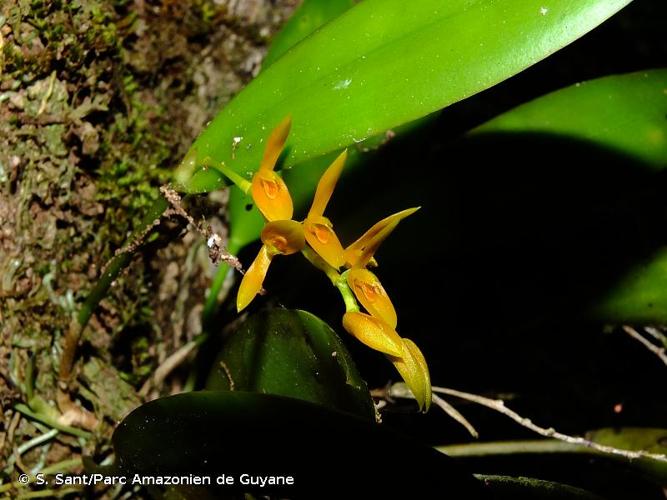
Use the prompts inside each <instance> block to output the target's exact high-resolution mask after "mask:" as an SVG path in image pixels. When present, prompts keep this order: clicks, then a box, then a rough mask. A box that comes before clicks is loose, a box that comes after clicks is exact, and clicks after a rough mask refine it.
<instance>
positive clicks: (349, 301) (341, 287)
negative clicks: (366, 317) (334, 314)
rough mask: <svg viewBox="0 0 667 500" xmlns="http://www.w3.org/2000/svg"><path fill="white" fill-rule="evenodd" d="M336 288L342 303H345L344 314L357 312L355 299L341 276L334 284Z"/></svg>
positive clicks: (357, 307)
mask: <svg viewBox="0 0 667 500" xmlns="http://www.w3.org/2000/svg"><path fill="white" fill-rule="evenodd" d="M343 274H344V273H343ZM336 288H338V291H339V292H340V295H341V297H343V302H345V312H359V303H358V302H357V298H356V297H355V296H354V293H353V292H352V290H351V289H350V287H349V285H348V284H347V280H346V279H345V278H344V276H343V275H341V277H340V279H339V280H338V281H337V282H336Z"/></svg>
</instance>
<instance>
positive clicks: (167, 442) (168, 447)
mask: <svg viewBox="0 0 667 500" xmlns="http://www.w3.org/2000/svg"><path fill="white" fill-rule="evenodd" d="M113 443H114V449H115V452H116V456H117V458H118V461H117V467H118V473H120V474H126V475H130V474H135V473H138V474H144V475H160V476H163V475H172V474H176V475H179V476H183V475H187V474H197V475H210V476H212V478H213V482H214V483H215V478H216V477H217V476H219V475H222V474H226V475H227V476H228V477H229V476H232V477H234V478H235V480H236V483H235V487H236V488H237V489H238V488H239V479H240V476H241V474H251V475H257V474H263V475H267V474H268V475H270V474H274V475H275V474H281V475H292V476H294V481H295V485H294V486H291V487H290V486H282V487H273V488H271V487H267V488H262V489H259V488H252V489H254V490H255V491H258V492H259V493H261V494H264V495H265V494H269V493H270V492H275V493H279V494H280V495H281V497H282V498H284V497H289V498H295V497H299V498H332V497H334V498H350V497H354V498H362V497H363V495H365V494H370V493H372V494H373V496H372V498H379V497H381V496H382V495H393V496H391V497H392V498H396V496H395V495H397V494H399V492H401V493H402V494H403V495H408V496H404V498H418V497H419V496H420V495H424V494H426V493H430V492H433V491H435V490H436V489H437V490H438V491H441V492H443V494H444V495H445V496H446V497H448V498H471V499H472V498H479V492H480V487H479V483H478V482H477V481H476V480H475V479H474V478H473V477H472V476H471V475H470V474H468V473H466V472H464V471H462V470H460V469H459V468H458V467H457V466H456V464H454V463H453V461H452V460H451V459H449V458H448V457H446V456H445V455H442V454H441V453H439V452H437V451H435V450H433V449H432V448H429V447H425V446H421V445H419V444H417V443H415V442H414V440H411V439H406V438H403V437H401V436H399V435H396V434H394V433H391V432H389V431H387V430H386V429H384V428H382V426H380V425H378V424H375V423H372V422H369V421H368V420H365V419H360V418H356V417H353V416H351V415H348V414H343V413H338V412H334V411H331V410H328V409H326V408H324V407H322V406H318V405H314V404H312V403H307V402H304V401H299V400H296V399H291V398H285V397H280V396H274V395H267V394H256V393H245V392H228V391H215V392H195V393H187V394H179V395H177V396H171V397H168V398H162V399H158V400H155V401H151V402H150V403H147V404H145V405H143V406H141V407H140V408H138V409H136V410H135V411H133V412H132V413H131V414H130V415H129V416H128V417H126V418H125V420H123V422H122V423H121V424H120V425H119V426H118V428H117V429H116V431H115V433H114V436H113ZM240 488H241V489H242V490H249V489H251V488H249V487H243V486H240ZM233 489H234V487H232V486H226V487H223V488H220V489H219V490H218V493H220V492H221V491H229V490H233Z"/></svg>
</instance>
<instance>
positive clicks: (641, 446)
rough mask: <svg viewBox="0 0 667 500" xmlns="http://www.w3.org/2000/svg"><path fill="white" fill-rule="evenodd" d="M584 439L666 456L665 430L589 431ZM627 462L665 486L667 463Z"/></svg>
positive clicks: (624, 429)
mask: <svg viewBox="0 0 667 500" xmlns="http://www.w3.org/2000/svg"><path fill="white" fill-rule="evenodd" d="M586 438H587V439H590V440H591V441H595V442H596V443H600V444H604V445H607V446H613V447H615V448H621V449H623V450H633V451H637V450H644V451H648V452H650V453H656V454H661V455H667V429H658V428H646V427H622V428H614V429H612V428H606V429H599V430H596V431H591V432H589V433H587V434H586ZM628 462H629V463H631V464H632V466H633V467H636V468H637V469H639V470H641V471H642V472H643V473H644V474H645V475H646V476H648V477H649V478H650V479H651V480H653V481H655V482H656V483H657V484H660V485H662V486H667V463H665V462H659V461H657V460H652V459H649V458H642V459H638V460H632V461H630V460H628Z"/></svg>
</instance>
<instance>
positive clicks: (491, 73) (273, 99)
mask: <svg viewBox="0 0 667 500" xmlns="http://www.w3.org/2000/svg"><path fill="white" fill-rule="evenodd" d="M629 2H630V0H561V1H559V2H555V3H552V4H550V5H549V6H548V7H545V6H540V5H538V4H536V3H535V2H534V1H532V0H508V1H504V2H497V1H494V0H452V1H449V2H442V1H441V0H415V1H413V2H404V1H402V0H366V1H364V2H362V3H360V4H358V5H356V6H355V7H353V8H351V9H349V10H348V11H346V12H345V13H344V14H343V15H341V16H340V17H338V18H336V19H335V20H334V21H332V22H330V23H328V24H327V25H325V26H324V27H322V28H321V29H319V30H318V31H317V32H315V33H313V34H312V35H311V36H309V37H308V38H307V40H304V41H303V43H300V44H298V45H297V46H295V47H294V48H293V49H292V50H290V51H288V52H287V53H286V54H285V55H284V56H283V57H282V58H280V59H279V60H278V61H276V62H275V63H274V64H273V65H272V66H271V67H269V68H268V69H267V70H266V71H265V72H263V73H262V74H261V75H260V76H259V77H258V78H256V79H255V80H254V81H253V82H251V83H250V84H249V85H248V86H247V87H246V88H245V89H244V90H243V91H242V92H241V93H240V94H239V95H238V96H236V98H235V99H234V100H233V101H232V102H230V103H229V104H228V105H227V106H226V107H225V108H224V109H223V110H222V111H221V112H220V113H219V114H218V116H217V117H216V118H215V119H214V120H213V121H212V122H211V123H210V125H209V126H208V127H207V128H206V130H204V132H203V133H202V134H201V135H200V136H199V137H198V139H197V140H196V141H195V143H194V144H193V146H192V148H191V154H189V155H188V161H184V162H183V163H182V164H181V167H179V168H178V169H177V171H176V174H175V178H176V181H177V183H179V184H180V185H181V186H182V187H183V188H184V189H186V190H189V191H193V190H197V191H201V190H214V189H217V188H219V187H221V185H222V184H221V182H218V181H212V182H210V184H208V185H205V183H202V182H199V180H198V182H197V185H196V186H195V185H194V184H193V182H192V180H191V179H192V177H193V174H194V171H196V169H198V168H205V169H209V168H214V167H216V166H217V165H219V164H220V163H221V162H224V163H225V164H226V165H227V167H228V168H231V169H232V170H234V171H236V172H238V173H239V174H241V175H245V176H249V175H250V174H252V172H253V171H254V170H255V169H256V168H257V166H258V165H259V160H260V158H261V156H262V154H263V149H264V141H265V139H266V137H267V136H268V134H269V132H270V131H271V129H272V128H273V127H275V126H276V124H277V123H278V122H279V121H280V120H282V119H283V118H284V117H285V116H286V115H288V114H290V115H292V118H293V128H292V132H291V134H290V137H289V139H288V142H287V152H286V155H285V158H284V166H285V167H289V166H292V165H295V164H298V163H300V162H303V161H306V160H308V159H311V158H315V157H318V156H321V155H323V154H326V153H329V152H331V151H334V150H338V149H340V148H343V147H346V146H348V145H351V144H354V143H356V142H359V141H362V140H364V139H366V138H368V137H371V136H374V135H378V134H380V133H382V132H384V131H385V130H387V129H389V128H391V127H396V126H398V125H400V124H403V123H406V122H409V121H412V120H414V119H416V118H419V117H422V116H425V115H427V114H429V113H431V112H433V111H435V110H437V109H440V108H443V107H445V106H448V105H449V104H452V103H454V102H456V101H459V100H461V99H464V98H465V97H468V96H470V95H473V94H475V93H477V92H480V91H481V90H484V89H486V88H488V87H491V86H493V85H495V84H496V83H498V82H500V81H502V80H504V79H506V78H509V77H510V76H512V75H514V74H516V73H518V72H520V71H522V70H523V69H525V68H526V67H528V66H530V65H532V64H534V63H536V62H538V61H540V60H541V59H544V58H545V57H547V56H548V55H550V54H551V53H553V52H555V51H556V50H558V49H560V48H562V47H564V46H565V45H567V44H569V43H571V42H572V41H574V40H576V39H577V38H579V37H580V36H582V35H583V34H585V33H587V32H588V31H590V30H591V29H593V28H595V27H596V26H597V25H598V24H600V23H602V22H603V21H604V20H605V19H607V18H608V17H609V16H611V15H613V14H614V13H615V12H617V11H618V10H619V9H621V8H622V7H624V6H625V5H627V4H628V3H629ZM193 158H194V161H193V160H192V159H193ZM193 165H194V166H195V167H194V170H193V168H192V167H193Z"/></svg>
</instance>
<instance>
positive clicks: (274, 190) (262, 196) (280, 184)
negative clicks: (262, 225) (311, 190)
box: [250, 170, 294, 221]
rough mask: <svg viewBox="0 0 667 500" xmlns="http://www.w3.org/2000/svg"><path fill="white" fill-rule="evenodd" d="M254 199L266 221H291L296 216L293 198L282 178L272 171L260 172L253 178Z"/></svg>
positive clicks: (252, 190) (252, 191)
mask: <svg viewBox="0 0 667 500" xmlns="http://www.w3.org/2000/svg"><path fill="white" fill-rule="evenodd" d="M250 190H251V193H252V199H253V201H254V202H255V205H257V208H259V211H260V212H262V215H264V217H265V218H266V220H269V221H272V220H289V219H291V218H292V215H293V214H294V206H293V205H292V197H291V196H290V194H289V191H288V190H287V185H286V184H285V181H283V180H282V178H281V177H280V176H279V175H278V174H276V173H275V172H273V171H271V170H260V171H258V172H257V173H256V174H255V175H254V176H253V178H252V185H251V188H250Z"/></svg>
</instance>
